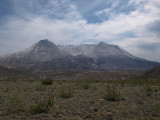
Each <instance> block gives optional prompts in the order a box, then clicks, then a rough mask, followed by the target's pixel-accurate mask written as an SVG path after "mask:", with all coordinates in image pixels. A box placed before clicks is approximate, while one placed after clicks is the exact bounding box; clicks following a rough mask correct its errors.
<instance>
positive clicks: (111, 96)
mask: <svg viewBox="0 0 160 120" xmlns="http://www.w3.org/2000/svg"><path fill="white" fill-rule="evenodd" d="M106 92H107V93H106V94H105V95H104V97H103V98H104V99H105V100H107V101H120V100H121V94H120V91H116V90H115V88H114V87H113V86H107V91H106Z"/></svg>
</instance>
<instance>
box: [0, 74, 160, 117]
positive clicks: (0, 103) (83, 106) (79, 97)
mask: <svg viewBox="0 0 160 120" xmlns="http://www.w3.org/2000/svg"><path fill="white" fill-rule="evenodd" d="M52 74H54V73H52ZM73 74H74V75H75V73H73ZM117 74H118V73H116V72H115V73H114V74H111V73H108V75H110V76H112V77H108V76H105V74H104V72H102V73H101V72H99V73H98V75H99V77H97V78H96V79H93V78H94V76H98V75H97V73H94V72H92V73H91V72H89V73H88V74H87V73H85V74H84V73H76V76H78V77H75V76H74V75H72V74H68V73H67V74H63V75H62V74H60V75H59V77H57V76H52V77H51V76H50V77H51V78H50V79H49V78H47V79H49V80H50V81H52V80H53V83H50V85H49V84H48V83H47V84H45V83H44V82H43V81H44V80H40V79H38V80H33V79H25V80H24V79H19V78H17V79H15V78H14V79H11V78H10V79H1V80H0V120H83V119H84V120H160V84H159V83H160V80H155V81H154V82H149V81H146V80H139V79H135V80H134V79H133V78H132V80H131V78H130V77H128V76H131V73H130V74H129V73H128V74H125V75H124V74H122V75H121V77H120V76H118V77H117ZM119 74H120V73H119ZM86 75H88V76H89V77H87V76H86ZM132 75H133V74H132ZM66 76H69V77H66ZM115 76H116V77H115ZM126 76H127V77H126ZM31 78H33V77H31ZM44 78H45V77H44ZM54 78H56V79H60V80H55V79H54ZM63 78H67V79H65V80H63ZM77 78H78V79H77ZM107 79H108V80H107ZM40 103H44V104H40Z"/></svg>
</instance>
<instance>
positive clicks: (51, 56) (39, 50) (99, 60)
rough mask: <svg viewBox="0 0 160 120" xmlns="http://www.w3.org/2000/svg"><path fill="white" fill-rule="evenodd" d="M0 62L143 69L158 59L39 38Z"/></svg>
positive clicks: (58, 67)
mask: <svg viewBox="0 0 160 120" xmlns="http://www.w3.org/2000/svg"><path fill="white" fill-rule="evenodd" d="M0 64H1V65H3V66H5V67H7V68H16V69H27V70H61V69H63V70H66V69H67V70H146V69H150V68H152V67H154V66H156V65H158V64H159V63H156V62H152V61H148V60H145V59H141V58H138V57H135V56H133V55H131V54H130V53H128V52H127V51H125V50H124V49H122V48H120V47H119V46H117V45H109V44H106V43H104V42H100V43H99V44H81V45H76V46H75V45H66V46H62V45H55V44H54V43H52V42H50V41H49V40H47V39H45V40H40V41H39V42H37V43H35V44H34V45H33V46H31V47H30V48H28V49H26V50H24V51H21V52H18V53H14V54H11V55H6V56H4V57H2V58H1V59H0Z"/></svg>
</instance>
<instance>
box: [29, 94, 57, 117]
mask: <svg viewBox="0 0 160 120" xmlns="http://www.w3.org/2000/svg"><path fill="white" fill-rule="evenodd" d="M53 105H54V99H53V98H51V97H50V96H49V98H48V100H47V101H43V102H42V101H40V102H38V104H37V105H32V106H30V113H31V114H40V113H46V112H48V111H49V109H50V107H52V106H53Z"/></svg>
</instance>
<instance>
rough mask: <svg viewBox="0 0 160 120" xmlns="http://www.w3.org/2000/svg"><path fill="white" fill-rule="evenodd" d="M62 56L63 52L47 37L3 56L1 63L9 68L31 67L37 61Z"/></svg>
mask: <svg viewBox="0 0 160 120" xmlns="http://www.w3.org/2000/svg"><path fill="white" fill-rule="evenodd" d="M62 56H64V54H63V52H62V51H61V50H60V49H59V48H58V47H57V46H56V45H55V44H54V43H52V42H50V41H49V40H47V39H45V40H40V41H39V42H37V43H35V44H34V45H33V46H31V47H30V48H28V49H26V50H24V51H21V52H18V53H14V54H11V55H6V56H4V57H2V58H1V63H3V65H5V66H7V67H9V68H10V67H11V68H12V67H14V68H30V67H31V66H32V65H34V64H35V63H37V62H45V61H50V60H52V59H55V58H59V57H62Z"/></svg>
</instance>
